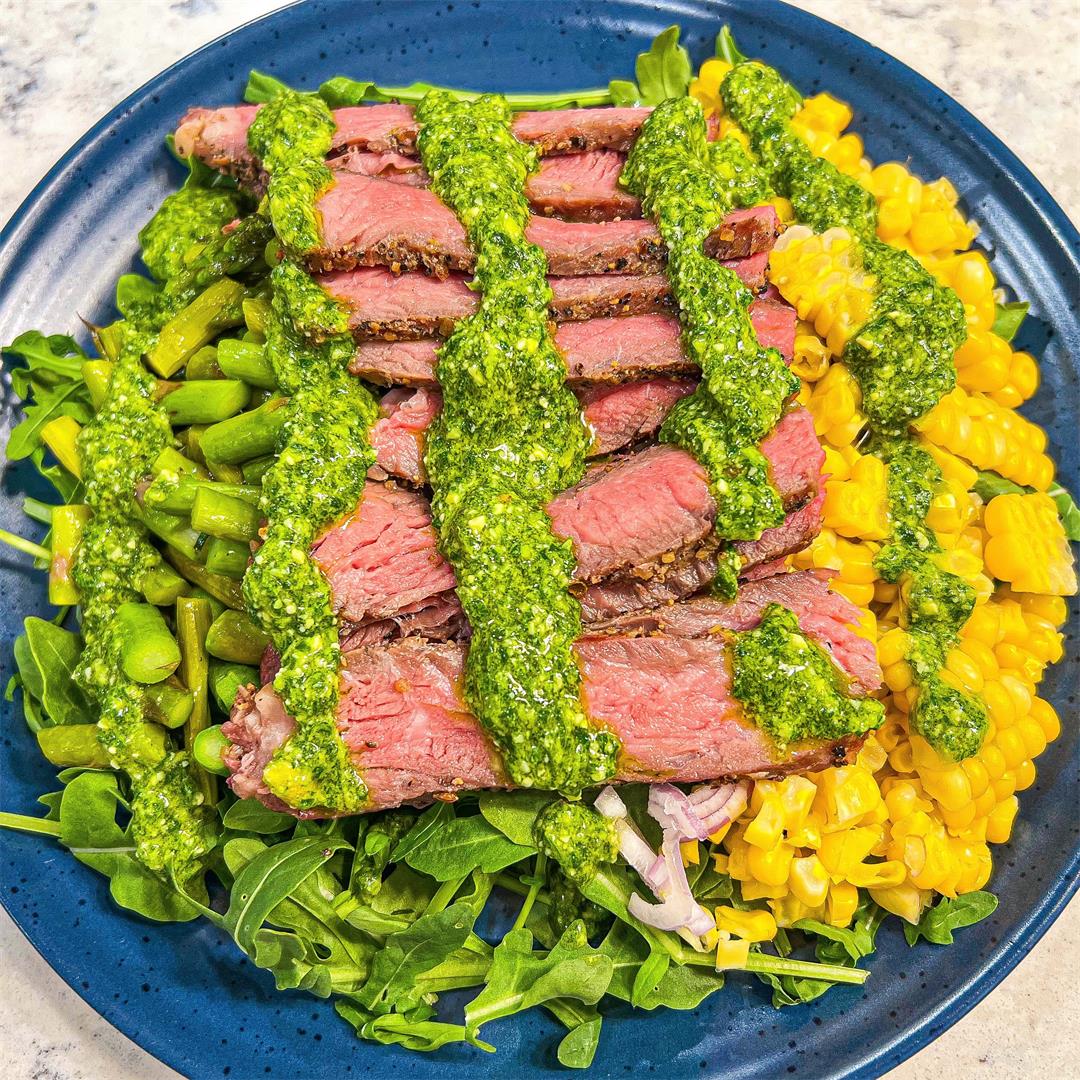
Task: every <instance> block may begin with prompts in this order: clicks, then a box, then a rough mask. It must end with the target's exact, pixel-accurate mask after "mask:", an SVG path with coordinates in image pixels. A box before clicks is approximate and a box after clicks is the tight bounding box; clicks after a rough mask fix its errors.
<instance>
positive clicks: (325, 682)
mask: <svg viewBox="0 0 1080 1080" xmlns="http://www.w3.org/2000/svg"><path fill="white" fill-rule="evenodd" d="M333 132H334V121H333V118H332V117H331V115H330V110H329V109H328V108H327V106H326V104H325V103H324V102H323V101H321V100H320V99H319V98H316V97H310V96H307V95H302V94H297V93H295V92H293V91H284V92H283V93H281V94H280V95H278V96H277V97H275V98H274V99H273V100H272V101H270V102H269V103H268V104H267V105H265V106H264V107H263V108H262V109H261V110H260V111H259V113H258V115H257V117H256V119H255V121H254V122H253V123H252V125H251V128H250V130H249V133H248V141H249V144H250V146H251V148H252V150H253V151H254V152H255V153H256V154H257V155H258V157H259V158H260V159H261V160H262V162H263V164H264V166H265V167H266V169H267V171H268V172H269V173H270V184H269V190H268V212H269V214H270V217H271V220H272V221H273V224H274V229H275V231H276V233H277V236H278V239H279V240H280V241H281V242H282V244H283V246H284V247H285V249H286V251H287V252H288V253H289V254H290V255H293V254H299V253H302V252H303V251H305V250H307V249H308V248H310V247H313V246H314V245H315V244H316V243H317V242H318V232H319V221H318V213H317V211H316V209H315V203H316V200H317V198H318V195H319V194H320V193H321V192H322V190H324V189H325V187H326V186H327V184H329V183H330V182H332V177H331V174H330V172H329V170H327V169H326V167H325V166H324V165H323V158H324V157H325V155H326V152H327V150H328V149H329V147H330V141H331V138H332V136H333ZM271 285H272V288H273V300H272V302H271V310H270V313H269V317H268V320H267V326H266V352H267V356H268V358H269V360H270V363H271V365H272V367H273V370H274V375H275V378H276V381H277V383H278V385H279V386H280V387H281V389H282V391H283V392H284V393H285V394H287V395H288V397H289V402H288V404H287V405H286V406H284V408H286V409H287V410H288V416H287V419H286V421H285V429H284V430H285V435H284V446H283V447H282V450H281V453H280V455H279V456H278V459H277V461H276V462H275V463H274V464H273V465H272V466H271V467H270V469H269V470H268V471H267V473H266V474H265V476H264V477H263V485H262V501H261V507H262V510H263V513H264V514H265V515H266V527H265V530H264V536H263V542H262V544H261V546H260V547H259V550H258V551H257V552H256V554H255V556H254V558H253V559H252V562H251V566H250V568H249V569H248V572H247V573H246V574H245V576H244V584H243V588H244V599H245V602H246V603H247V606H248V608H249V609H250V611H251V613H252V614H253V615H254V616H255V618H256V619H257V620H258V622H259V624H260V626H261V627H262V629H263V630H264V631H265V632H266V633H267V634H268V635H269V637H270V639H271V641H272V642H273V643H274V647H275V648H276V649H277V651H278V653H279V654H280V656H281V668H280V670H279V671H278V674H277V676H276V678H275V680H274V686H275V689H276V690H277V691H278V693H279V694H280V696H281V700H282V703H283V705H284V707H285V710H286V712H288V713H289V715H290V716H292V717H293V718H294V720H295V721H296V730H295V732H294V733H293V735H292V736H291V737H290V738H289V739H288V740H287V741H286V742H285V743H284V744H283V745H282V746H281V747H279V748H278V750H277V751H276V752H275V754H274V756H273V757H272V758H271V760H270V762H269V764H268V765H267V767H266V769H265V770H264V772H263V780H264V782H265V783H266V785H267V787H268V788H269V790H270V791H271V792H272V793H273V794H274V795H276V796H278V797H279V798H280V799H282V800H283V801H284V802H285V803H287V804H288V805H289V806H292V807H295V808H296V809H301V810H303V809H311V808H315V807H324V808H326V809H328V810H336V811H340V812H356V811H359V810H362V809H363V808H364V806H365V805H366V803H367V800H368V793H367V788H366V787H365V785H364V783H363V781H362V779H361V777H360V775H359V773H358V772H357V770H356V768H355V767H354V765H353V763H352V760H351V758H350V755H349V751H348V748H347V747H346V746H345V743H344V741H343V740H342V739H341V736H340V733H339V732H338V728H337V710H338V703H339V697H340V682H341V651H340V647H339V644H338V622H337V617H336V615H335V613H334V606H333V595H332V593H331V590H330V586H329V584H328V582H327V581H326V579H325V577H324V576H323V574H322V572H321V571H320V570H319V568H318V566H317V565H316V563H315V562H314V560H313V559H312V558H311V554H310V549H311V545H312V543H313V542H314V540H315V538H316V536H317V535H318V533H319V531H320V530H321V529H322V528H323V527H324V526H325V525H327V524H328V523H330V522H332V521H334V520H335V519H337V518H340V517H342V516H343V515H344V514H347V513H349V512H351V511H353V510H354V509H355V508H356V506H357V504H358V503H359V501H360V497H361V495H362V494H363V490H364V483H365V477H366V475H367V470H368V468H369V467H370V466H371V465H372V463H373V462H374V457H375V455H374V452H373V451H372V449H371V444H370V441H369V438H368V429H369V428H370V426H371V424H372V423H374V421H375V419H376V417H377V415H378V407H377V405H376V402H375V399H374V397H373V396H372V395H371V393H370V392H369V391H368V390H367V389H366V388H365V387H363V386H362V385H361V384H360V383H359V382H358V381H357V380H355V379H352V378H350V377H349V376H348V374H347V372H346V366H347V363H348V360H349V357H350V356H351V355H352V351H353V343H352V338H351V337H350V336H349V335H348V333H347V332H342V331H343V330H344V328H345V326H346V320H345V318H344V315H343V313H342V311H341V310H340V308H339V306H338V305H336V304H335V303H334V302H333V301H331V300H329V298H328V297H327V296H326V295H325V294H324V293H323V292H322V290H320V289H319V288H318V286H317V285H316V284H315V283H314V282H313V281H312V280H311V278H310V277H309V276H308V275H307V273H306V272H305V271H304V270H302V269H301V268H300V267H299V266H298V265H297V264H296V263H295V262H293V261H292V260H291V258H286V259H285V260H284V261H283V262H281V263H280V264H279V265H278V266H276V267H275V268H274V270H273V271H272V273H271ZM301 307H303V308H304V309H305V310H306V311H311V312H313V314H314V316H315V317H316V318H317V319H318V320H319V325H320V326H322V327H323V328H324V329H325V330H326V332H327V336H326V338H325V340H324V341H323V342H322V343H321V344H318V345H313V344H311V343H310V342H308V341H306V340H304V339H303V338H302V336H301V335H300V334H299V333H297V331H296V328H295V326H294V321H293V313H294V312H296V311H297V310H299V309H300V308H301Z"/></svg>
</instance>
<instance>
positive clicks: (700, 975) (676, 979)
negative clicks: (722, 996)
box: [600, 922, 724, 1009]
mask: <svg viewBox="0 0 1080 1080" xmlns="http://www.w3.org/2000/svg"><path fill="white" fill-rule="evenodd" d="M600 951H601V952H602V953H604V954H605V955H606V956H610V957H611V961H612V965H613V971H612V976H611V983H610V984H609V986H608V989H607V992H608V993H609V994H611V995H612V996H613V997H617V998H619V999H620V1000H621V1001H631V1002H632V1003H633V1004H634V1005H635V1006H636V1007H637V1008H640V1009H656V1008H659V1007H661V1006H663V1007H665V1008H668V1009H696V1008H697V1007H698V1005H700V1004H701V1002H702V1001H704V1000H705V998H707V997H708V996H709V995H710V994H713V993H715V992H716V991H717V990H719V989H721V988H722V987H723V985H724V975H723V973H722V972H719V971H714V970H713V969H712V968H709V967H698V966H696V965H692V964H670V965H669V966H668V967H667V969H666V970H665V971H664V973H663V976H662V977H661V978H660V980H659V981H658V982H656V983H655V984H654V985H653V986H652V987H651V988H650V989H648V990H647V991H645V992H643V993H639V994H638V996H637V1000H634V995H633V990H634V987H635V985H636V984H637V982H638V972H639V971H640V970H641V967H642V965H643V964H645V963H647V962H648V961H649V958H650V957H651V956H652V955H654V950H650V946H649V945H648V944H647V943H646V942H645V941H644V940H643V939H642V938H641V937H640V936H639V935H638V934H636V933H634V931H633V930H632V929H631V928H630V927H629V926H628V925H627V924H626V923H622V922H616V923H615V924H614V925H613V926H612V927H611V930H610V931H609V932H608V935H607V937H606V938H604V940H603V941H602V942H601V943H600ZM665 955H667V954H665Z"/></svg>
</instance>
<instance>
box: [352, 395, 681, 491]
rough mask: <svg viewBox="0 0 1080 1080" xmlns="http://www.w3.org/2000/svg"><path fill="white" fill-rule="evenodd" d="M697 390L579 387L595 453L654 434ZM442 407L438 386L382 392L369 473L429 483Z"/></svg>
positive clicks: (592, 449) (373, 428)
mask: <svg viewBox="0 0 1080 1080" xmlns="http://www.w3.org/2000/svg"><path fill="white" fill-rule="evenodd" d="M693 390H694V384H693V383H689V382H683V381H680V380H677V379H646V380H644V381H642V382H633V383H621V384H616V385H609V386H583V387H580V388H579V389H578V390H577V391H576V393H577V395H578V399H579V400H580V402H581V408H582V415H583V416H584V418H585V423H586V424H588V425H589V427H590V428H591V429H592V432H593V442H592V446H591V447H590V451H589V453H590V456H593V457H598V456H599V455H601V454H610V453H612V452H614V451H615V450H621V449H622V448H623V447H625V446H629V445H630V444H631V443H633V442H634V441H636V440H637V439H641V438H645V437H646V436H649V435H654V434H655V433H656V431H657V429H658V428H659V427H660V425H661V423H663V420H664V417H666V416H667V414H668V412H669V411H670V409H671V406H672V405H674V404H675V402H676V401H678V400H679V398H682V397H685V396H686V395H687V394H690V393H692V392H693ZM441 408H442V395H441V394H440V392H439V391H438V390H436V389H434V388H428V387H420V388H419V389H416V390H407V389H402V388H398V389H396V390H391V391H390V392H389V393H387V394H385V395H383V399H382V401H381V402H380V412H381V413H382V415H381V416H380V418H379V419H378V420H377V421H376V422H375V424H374V425H373V427H372V429H371V445H372V446H373V447H374V449H375V454H376V459H375V464H374V465H373V466H372V468H371V470H369V472H368V476H369V477H370V478H371V479H374V480H386V479H387V478H388V477H396V478H397V479H399V480H407V481H408V482H409V483H411V484H421V483H424V482H425V481H426V479H427V476H426V473H425V471H424V433H425V432H426V430H427V428H428V425H429V424H430V423H431V421H432V420H433V419H434V418H435V416H436V415H437V414H438V412H439V410H440V409H441Z"/></svg>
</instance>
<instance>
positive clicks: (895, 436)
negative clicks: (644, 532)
mask: <svg viewBox="0 0 1080 1080" xmlns="http://www.w3.org/2000/svg"><path fill="white" fill-rule="evenodd" d="M721 94H722V96H723V99H724V106H725V108H726V109H727V110H728V112H729V113H730V115H731V116H732V117H733V118H734V119H735V120H736V122H737V123H739V125H740V126H741V127H742V128H743V129H744V130H745V131H746V133H747V134H748V136H749V137H750V141H751V145H752V147H753V149H754V151H755V152H756V154H757V156H758V159H759V160H760V162H761V164H762V165H763V166H764V167H765V169H766V170H767V171H768V173H769V175H770V177H771V178H772V180H773V182H774V184H775V185H776V187H777V189H778V190H779V191H780V192H782V193H783V194H785V195H787V197H788V198H789V199H790V200H791V203H792V206H793V208H794V210H795V213H796V215H797V216H798V218H799V220H800V221H803V222H805V223H806V224H807V225H809V226H811V227H812V228H813V229H815V230H816V231H817V232H824V231H825V230H827V229H831V228H844V229H847V230H848V231H849V232H851V233H852V235H853V236H854V237H855V238H856V239H857V241H858V243H859V250H860V254H861V257H862V261H863V266H864V268H865V269H866V270H867V271H868V272H870V273H871V274H873V275H874V276H875V277H876V278H877V289H876V293H875V298H874V303H873V306H872V308H871V311H870V317H869V318H868V320H867V322H866V323H865V324H864V325H863V326H862V327H860V328H859V330H858V331H857V332H856V333H855V334H854V335H853V336H852V337H851V339H850V340H849V341H848V343H847V346H846V347H845V349H844V354H843V360H844V362H845V363H846V364H847V366H848V368H849V369H850V370H851V372H852V374H853V375H854V376H855V378H856V380H857V381H858V383H859V386H860V388H861V390H862V397H863V404H862V407H863V411H864V412H865V413H866V416H867V420H868V422H869V425H870V428H871V430H872V432H873V433H874V438H873V440H872V441H871V443H870V446H869V449H870V452H872V453H874V454H877V455H878V456H879V457H880V458H882V460H884V461H885V462H886V464H887V465H888V487H889V518H890V526H891V535H890V537H889V540H888V542H887V543H886V544H885V545H884V546H883V547H882V548H881V550H880V551H879V553H878V555H877V558H876V559H875V567H876V568H877V570H878V572H879V573H880V574H881V576H882V577H883V578H884V579H885V580H886V581H889V582H893V583H897V582H899V583H900V584H901V590H902V592H901V595H902V597H903V600H904V610H905V613H906V621H907V627H906V628H907V630H908V633H909V635H910V637H911V647H910V649H909V652H908V657H907V659H908V661H909V663H910V664H911V667H912V672H913V676H914V681H915V685H916V686H917V687H918V696H917V698H916V701H915V704H914V707H913V710H912V714H911V721H912V724H913V726H914V727H915V729H916V730H917V731H918V732H919V733H920V734H921V735H922V736H923V737H924V738H925V739H926V740H927V741H928V742H930V743H931V744H932V745H933V746H934V747H935V748H936V749H937V750H938V751H940V752H941V753H943V754H945V755H946V756H948V757H951V758H954V759H956V760H960V759H962V758H965V757H969V756H971V755H972V754H974V753H976V752H977V751H978V749H979V747H980V746H981V745H982V740H983V737H984V736H985V733H986V728H987V723H988V721H987V715H986V710H985V708H984V706H983V704H982V702H981V701H979V700H978V699H977V698H975V697H973V696H971V695H968V694H965V693H962V692H961V691H959V690H957V689H955V688H954V687H952V686H950V685H949V684H948V683H946V682H945V681H944V679H943V678H942V675H941V672H942V670H943V668H944V665H945V658H946V655H947V653H948V650H949V648H951V647H952V645H954V644H955V643H956V641H957V640H958V639H959V633H960V630H961V628H962V627H963V625H964V623H965V622H966V621H967V619H968V616H969V615H970V614H971V611H972V609H973V607H974V604H975V594H974V590H973V589H972V588H971V586H969V585H968V584H967V583H966V582H964V581H963V580H962V579H961V578H959V577H957V576H956V575H955V574H952V573H949V572H948V571H945V570H942V569H941V568H940V567H939V566H938V565H937V563H936V562H935V560H934V556H935V555H936V554H938V553H939V552H940V547H939V545H938V543H937V539H936V537H935V536H934V531H933V529H931V528H929V527H928V526H927V524H926V515H927V513H928V512H929V509H930V503H931V500H932V498H933V494H934V491H935V490H936V489H937V488H938V487H939V486H940V484H941V472H940V470H939V469H938V467H937V464H936V463H935V462H934V460H933V458H931V457H930V455H929V454H928V453H927V452H926V451H925V450H923V449H921V448H920V447H919V446H917V445H916V444H915V443H914V441H913V440H912V439H911V438H910V436H909V433H908V426H909V424H911V423H912V421H914V420H917V419H918V418H919V417H920V416H923V415H924V414H925V413H927V412H928V411H929V410H930V409H932V408H933V407H934V405H936V404H937V402H938V401H939V400H940V399H941V398H942V396H944V395H945V394H946V393H948V392H949V391H950V390H951V389H952V388H953V387H954V386H955V384H956V367H955V365H954V363H953V354H954V352H955V351H956V349H957V348H958V347H959V346H960V345H961V344H962V343H963V341H964V339H965V337H966V334H967V330H966V325H965V319H964V306H963V303H962V302H961V301H960V298H959V297H958V296H957V295H956V294H955V293H954V292H953V291H952V290H951V289H949V288H947V287H946V286H944V285H941V284H940V283H938V282H937V281H936V280H935V279H934V277H933V276H932V275H931V274H930V273H929V272H928V271H927V270H925V269H924V268H923V267H922V266H921V265H920V264H919V263H918V261H917V260H916V259H915V258H914V257H913V256H912V255H910V254H909V253H908V252H906V251H903V250H900V249H899V248H893V247H890V246H889V245H888V244H885V243H883V242H882V241H881V240H878V239H877V237H876V229H877V205H876V203H875V201H874V197H873V195H872V193H871V192H869V191H867V190H866V189H864V188H863V187H862V186H861V185H859V184H858V183H857V182H856V181H855V180H854V179H852V178H851V177H848V176H844V175H843V174H842V173H840V172H839V170H838V169H837V168H836V167H835V166H834V165H833V164H832V163H831V162H829V161H827V160H825V159H823V158H818V157H815V156H814V155H813V154H812V153H811V152H810V150H809V148H808V147H807V146H806V144H805V143H803V141H802V140H801V139H800V138H799V137H798V136H797V135H796V134H795V132H794V131H793V130H792V129H791V126H790V124H789V121H790V119H791V118H792V117H793V116H794V115H795V113H796V112H797V111H798V109H799V107H800V105H801V98H800V97H799V94H798V92H797V91H796V90H795V89H794V88H793V87H792V86H790V85H789V84H788V83H786V82H785V81H784V80H783V78H782V77H781V76H780V74H779V73H778V72H777V71H775V70H774V69H773V68H770V67H767V66H765V65H764V64H761V63H757V62H753V61H745V62H743V63H740V64H737V65H736V66H735V67H734V68H733V69H732V70H731V71H730V72H728V74H727V75H726V76H725V78H724V81H723V83H722V84H721Z"/></svg>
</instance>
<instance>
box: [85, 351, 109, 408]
mask: <svg viewBox="0 0 1080 1080" xmlns="http://www.w3.org/2000/svg"><path fill="white" fill-rule="evenodd" d="M111 376H112V361H111V360H84V361H83V364H82V377H83V382H84V383H86V389H87V390H88V391H89V392H90V404H91V405H93V406H94V408H95V409H100V408H101V406H102V405H104V404H105V398H106V396H107V395H108V392H109V378H110V377H111Z"/></svg>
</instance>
